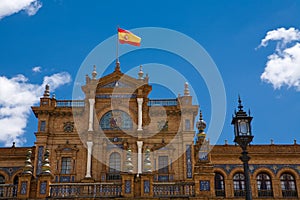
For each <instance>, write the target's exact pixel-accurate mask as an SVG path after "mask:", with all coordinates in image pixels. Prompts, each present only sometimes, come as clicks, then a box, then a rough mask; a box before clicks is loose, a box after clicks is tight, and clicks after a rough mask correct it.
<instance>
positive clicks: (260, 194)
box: [258, 190, 273, 197]
mask: <svg viewBox="0 0 300 200" xmlns="http://www.w3.org/2000/svg"><path fill="white" fill-rule="evenodd" d="M258 197H273V190H258Z"/></svg>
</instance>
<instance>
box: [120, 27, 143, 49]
mask: <svg viewBox="0 0 300 200" xmlns="http://www.w3.org/2000/svg"><path fill="white" fill-rule="evenodd" d="M118 37H119V42H120V43H121V44H131V45H134V46H140V45H141V38H140V37H138V36H136V35H134V34H133V33H131V32H130V31H127V30H124V29H121V28H118Z"/></svg>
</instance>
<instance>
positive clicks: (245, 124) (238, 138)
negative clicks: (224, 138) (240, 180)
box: [231, 97, 254, 200]
mask: <svg viewBox="0 0 300 200" xmlns="http://www.w3.org/2000/svg"><path fill="white" fill-rule="evenodd" d="M238 102H239V105H238V109H239V110H238V112H235V116H233V117H232V121H231V124H232V125H234V136H235V137H234V142H235V143H238V144H239V145H240V147H241V148H242V150H243V151H242V156H240V159H241V161H242V162H243V165H244V175H245V182H246V200H252V192H251V185H250V176H249V165H248V161H249V160H250V157H249V156H248V152H247V146H248V145H249V144H250V142H251V141H252V139H253V137H254V136H253V135H252V132H251V120H252V118H253V117H251V116H250V111H249V114H247V113H246V112H245V111H244V110H243V106H242V101H241V98H240V97H239V100H238Z"/></svg>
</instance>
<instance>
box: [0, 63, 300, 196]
mask: <svg viewBox="0 0 300 200" xmlns="http://www.w3.org/2000/svg"><path fill="white" fill-rule="evenodd" d="M96 75H97V73H96V71H95V70H94V71H93V73H92V78H89V77H88V76H87V77H86V85H84V86H82V91H83V92H84V94H85V99H83V100H57V99H55V98H54V97H50V91H49V90H50V89H49V86H46V89H45V93H44V95H43V97H42V98H41V99H40V105H39V106H36V107H32V110H33V112H34V114H35V116H36V117H37V119H38V127H37V132H36V133H35V135H36V142H35V146H33V147H22V148H19V147H15V146H13V147H11V148H1V149H0V152H1V153H0V181H2V182H1V184H0V199H1V198H5V199H8V198H16V197H17V198H18V199H22V198H24V199H26V198H27V199H28V198H32V199H45V198H48V199H64V198H71V199H76V198H77V199H84V198H88V199H96V198H105V197H107V198H113V197H115V198H120V199H122V198H124V199H131V198H132V199H133V198H143V199H158V198H178V199H182V198H190V199H233V198H234V199H243V196H244V186H245V182H244V179H243V173H242V172H243V168H242V163H241V161H240V160H239V156H240V153H241V149H240V148H239V147H238V146H235V145H227V144H225V145H216V146H214V147H212V146H211V145H210V144H209V141H207V140H206V139H205V137H206V134H205V133H204V129H205V127H206V124H205V122H204V120H203V119H202V113H201V117H200V120H199V121H198V123H197V128H198V129H199V131H197V132H195V131H194V128H193V127H195V125H196V124H195V123H196V119H195V117H196V115H197V114H198V112H199V111H198V105H193V104H192V96H190V95H189V91H188V85H185V90H184V95H183V96H179V97H178V98H176V99H149V98H148V95H149V93H150V92H151V90H152V87H151V85H149V84H148V77H147V76H146V77H141V76H140V77H139V78H138V79H135V78H132V77H129V76H127V75H125V74H123V73H122V72H121V71H120V66H119V63H117V65H116V68H115V71H114V72H113V73H111V74H109V75H107V76H105V77H101V78H99V79H97V78H96ZM195 135H197V140H196V142H194V137H195ZM28 149H30V150H29V151H28ZM299 153H300V146H299V145H298V144H296V142H295V144H292V145H274V144H270V145H251V146H250V147H249V155H250V156H251V160H250V163H249V166H250V167H249V168H250V177H251V187H252V195H253V198H254V199H286V198H289V199H298V197H299V196H300V184H299V183H300V177H299V172H300V156H299V155H300V154H299ZM24 163H25V164H24Z"/></svg>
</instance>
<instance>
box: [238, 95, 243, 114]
mask: <svg viewBox="0 0 300 200" xmlns="http://www.w3.org/2000/svg"><path fill="white" fill-rule="evenodd" d="M238 102H239V106H238V108H239V111H242V110H243V105H242V100H241V97H240V95H239V100H238Z"/></svg>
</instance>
